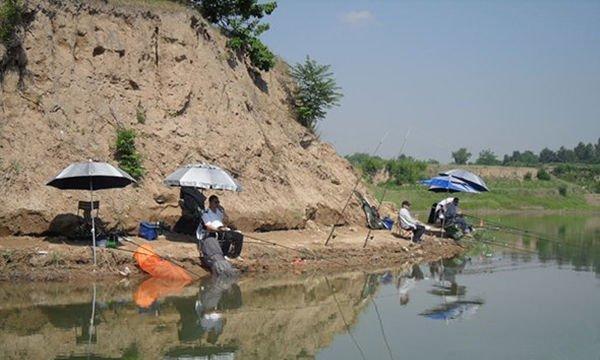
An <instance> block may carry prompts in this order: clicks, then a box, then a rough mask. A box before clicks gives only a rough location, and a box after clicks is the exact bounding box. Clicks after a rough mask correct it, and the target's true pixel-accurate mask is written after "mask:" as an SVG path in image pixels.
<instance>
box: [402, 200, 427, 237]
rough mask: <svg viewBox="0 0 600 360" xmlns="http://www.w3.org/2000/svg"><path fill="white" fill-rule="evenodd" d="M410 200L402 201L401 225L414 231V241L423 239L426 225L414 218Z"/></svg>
mask: <svg viewBox="0 0 600 360" xmlns="http://www.w3.org/2000/svg"><path fill="white" fill-rule="evenodd" d="M409 210H410V202H409V201H407V200H404V201H403V202H402V209H400V212H399V213H398V217H399V220H400V227H402V228H403V229H404V230H410V231H412V232H413V238H412V241H413V242H419V241H421V236H423V234H424V233H425V229H426V228H425V225H423V224H421V222H419V221H418V220H417V219H415V218H413V217H412V215H411V214H410V211H409Z"/></svg>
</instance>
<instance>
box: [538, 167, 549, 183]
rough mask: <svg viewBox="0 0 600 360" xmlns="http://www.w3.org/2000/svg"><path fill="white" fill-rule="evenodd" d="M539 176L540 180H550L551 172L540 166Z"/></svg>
mask: <svg viewBox="0 0 600 360" xmlns="http://www.w3.org/2000/svg"><path fill="white" fill-rule="evenodd" d="M537 178H538V180H543V181H548V180H550V174H548V172H547V171H546V170H545V169H544V168H540V169H539V170H538V172H537Z"/></svg>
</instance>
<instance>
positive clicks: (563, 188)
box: [558, 185, 567, 196]
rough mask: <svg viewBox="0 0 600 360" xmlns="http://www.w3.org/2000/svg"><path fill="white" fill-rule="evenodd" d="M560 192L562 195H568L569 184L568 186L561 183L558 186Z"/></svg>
mask: <svg viewBox="0 0 600 360" xmlns="http://www.w3.org/2000/svg"><path fill="white" fill-rule="evenodd" d="M558 193H559V194H560V195H561V196H567V186H566V185H560V186H559V187H558Z"/></svg>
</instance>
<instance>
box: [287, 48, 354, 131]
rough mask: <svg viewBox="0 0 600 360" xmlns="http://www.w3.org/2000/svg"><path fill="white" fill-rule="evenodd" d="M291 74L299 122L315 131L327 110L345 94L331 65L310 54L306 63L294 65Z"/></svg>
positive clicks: (335, 104)
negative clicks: (315, 59) (294, 86)
mask: <svg viewBox="0 0 600 360" xmlns="http://www.w3.org/2000/svg"><path fill="white" fill-rule="evenodd" d="M290 75H291V76H292V78H293V79H294V80H295V82H296V89H295V91H294V107H295V110H296V115H297V119H298V122H300V124H302V125H304V126H306V127H307V128H309V129H310V130H311V131H314V129H315V126H316V124H317V121H318V120H320V119H323V118H324V117H325V115H326V114H327V110H328V109H331V108H332V107H334V106H337V105H339V101H340V99H341V98H342V96H343V95H342V93H341V92H340V90H341V88H340V87H339V86H338V85H337V83H336V82H335V79H334V78H333V73H332V72H331V66H330V65H319V64H317V62H316V61H314V60H312V59H311V58H310V57H308V56H307V57H306V60H305V61H304V63H298V64H296V65H294V66H292V68H291V72H290Z"/></svg>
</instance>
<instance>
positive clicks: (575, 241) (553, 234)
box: [484, 215, 600, 274]
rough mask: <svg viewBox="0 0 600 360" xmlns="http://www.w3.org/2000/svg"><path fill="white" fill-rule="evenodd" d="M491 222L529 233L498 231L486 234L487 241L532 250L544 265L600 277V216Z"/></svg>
mask: <svg viewBox="0 0 600 360" xmlns="http://www.w3.org/2000/svg"><path fill="white" fill-rule="evenodd" d="M490 221H493V225H494V226H495V225H496V224H501V225H505V226H508V227H510V228H514V229H523V230H526V232H520V233H519V232H515V231H509V230H506V229H502V227H497V229H496V230H495V231H486V232H485V235H484V236H485V239H488V240H494V241H500V242H502V243H507V244H510V245H514V246H516V247H519V248H524V249H527V250H532V251H534V252H535V253H537V259H539V261H541V262H542V263H545V262H549V261H556V262H557V263H558V264H559V265H572V266H573V269H574V270H576V271H590V270H591V271H594V272H595V273H596V274H600V216H589V217H584V216H575V215H545V216H537V217H536V216H503V217H501V218H494V217H491V218H490ZM494 226H492V228H494ZM507 252H510V253H511V254H512V256H520V257H521V258H525V259H526V260H528V261H532V260H535V259H536V258H535V257H534V256H532V255H531V254H530V255H526V254H523V253H521V254H520V255H518V253H515V252H514V251H510V250H509V251H507Z"/></svg>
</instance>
